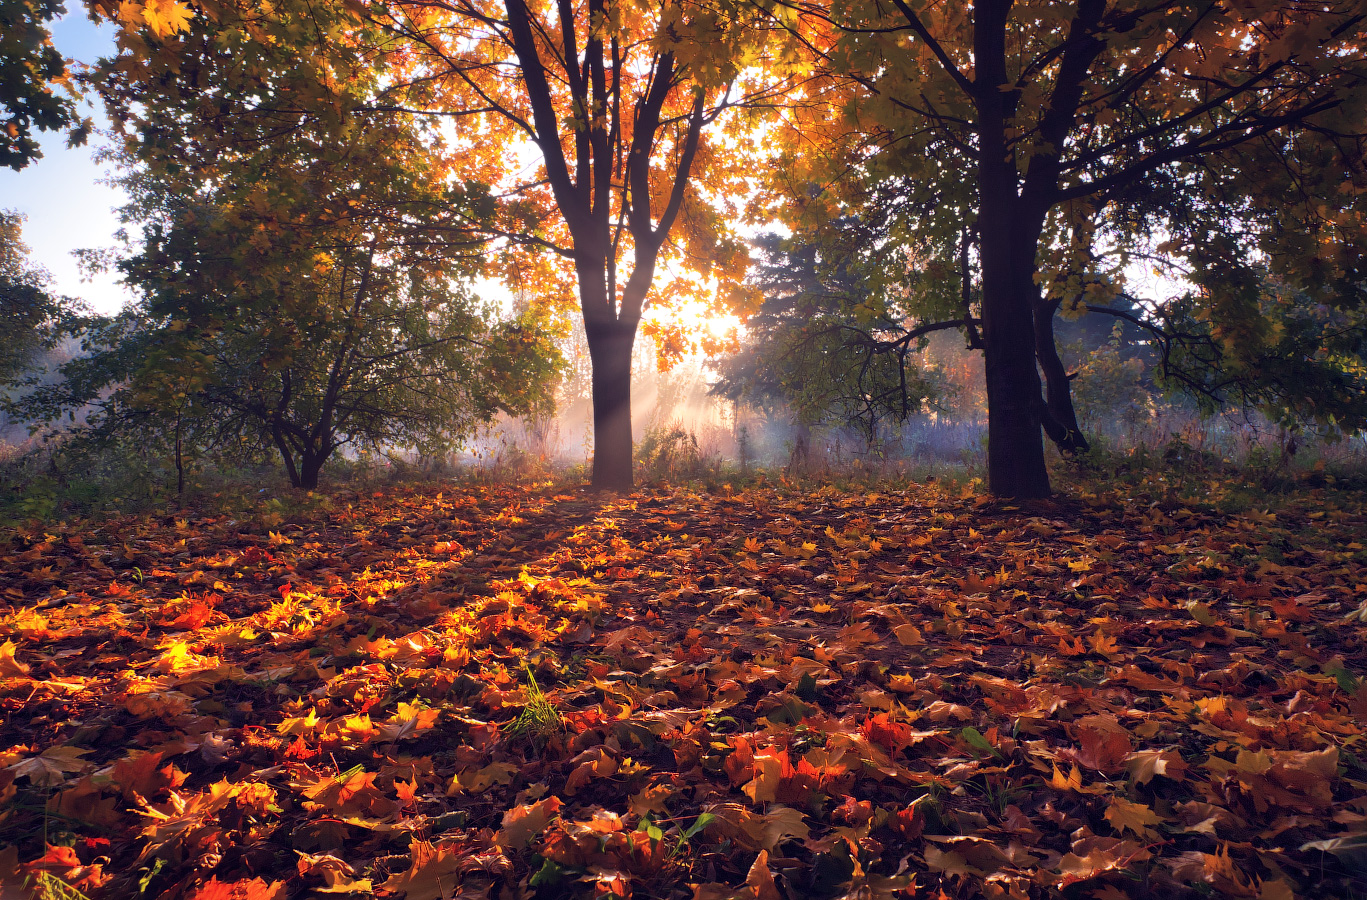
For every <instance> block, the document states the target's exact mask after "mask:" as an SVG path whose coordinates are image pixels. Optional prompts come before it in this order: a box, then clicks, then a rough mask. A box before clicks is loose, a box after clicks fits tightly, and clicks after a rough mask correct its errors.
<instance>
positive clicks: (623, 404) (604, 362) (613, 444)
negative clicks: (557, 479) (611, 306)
mask: <svg viewBox="0 0 1367 900" xmlns="http://www.w3.org/2000/svg"><path fill="white" fill-rule="evenodd" d="M584 332H585V334H586V335H587V336H588V344H589V360H590V362H591V364H592V367H593V487H594V489H595V490H600V491H601V490H607V491H621V492H623V493H626V492H629V491H630V490H631V488H632V472H631V348H632V345H633V344H634V343H635V341H636V325H635V323H634V322H632V323H623V322H617V321H606V322H605V321H598V322H591V321H588V320H587V318H586V320H585V322H584Z"/></svg>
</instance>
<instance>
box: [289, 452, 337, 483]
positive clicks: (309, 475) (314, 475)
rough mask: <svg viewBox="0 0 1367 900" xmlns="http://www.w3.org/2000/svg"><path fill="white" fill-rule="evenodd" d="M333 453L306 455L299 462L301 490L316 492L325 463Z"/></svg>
mask: <svg viewBox="0 0 1367 900" xmlns="http://www.w3.org/2000/svg"><path fill="white" fill-rule="evenodd" d="M331 455H332V454H331V453H326V454H324V453H318V454H314V453H305V454H304V456H303V458H302V459H301V460H300V462H299V484H298V485H297V486H298V487H300V488H303V489H304V490H306V491H312V490H315V489H316V488H317V487H318V475H319V473H321V472H322V471H323V463H325V462H327V458H328V456H331Z"/></svg>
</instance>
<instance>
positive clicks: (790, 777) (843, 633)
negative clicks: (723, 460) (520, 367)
mask: <svg viewBox="0 0 1367 900" xmlns="http://www.w3.org/2000/svg"><path fill="white" fill-rule="evenodd" d="M50 527H51V526H50ZM52 532H55V533H51V532H47V531H43V530H33V531H18V532H14V533H13V534H11V535H10V537H9V541H8V544H7V545H0V557H3V565H2V566H0V602H2V604H3V605H0V704H3V708H4V711H5V716H4V722H3V735H2V737H3V740H0V747H3V748H5V749H3V750H0V847H3V848H4V849H3V850H0V879H2V880H3V881H2V883H3V888H0V891H3V892H4V896H6V897H8V896H10V893H9V892H11V891H13V892H15V895H16V896H26V895H30V894H32V895H34V896H42V897H55V896H70V897H76V896H86V897H92V898H97V897H111V898H112V897H119V898H122V897H147V898H166V900H179V898H188V900H216V898H239V900H240V898H249V900H256V898H295V897H334V896H348V895H352V896H369V895H375V896H382V897H396V898H397V897H405V898H407V900H435V898H448V897H452V896H469V897H490V898H515V897H516V898H525V897H566V896H582V897H619V898H628V897H679V898H686V897H692V898H698V900H720V898H743V900H780V898H797V897H818V898H837V897H851V898H853V897H860V898H878V897H899V896H927V897H956V898H957V897H963V898H968V897H977V896H984V897H989V898H1026V897H1055V896H1067V897H1090V898H1098V900H1119V898H1125V897H1144V896H1152V895H1163V896H1175V897H1180V896H1193V897H1194V896H1209V895H1211V894H1218V895H1222V896H1231V897H1245V898H1258V900H1283V898H1291V897H1296V896H1305V897H1312V896H1327V895H1345V894H1347V893H1350V892H1352V891H1359V892H1360V891H1362V890H1364V889H1367V884H1365V883H1364V876H1363V872H1364V871H1365V870H1367V865H1365V863H1367V762H1364V760H1367V752H1365V750H1364V746H1363V738H1362V725H1363V719H1364V714H1367V691H1364V690H1363V689H1362V681H1361V679H1362V677H1363V675H1364V673H1367V646H1364V637H1365V636H1367V579H1365V578H1364V572H1365V571H1367V566H1364V563H1365V562H1367V555H1365V554H1364V551H1363V547H1362V544H1361V543H1360V540H1361V536H1362V535H1363V534H1367V517H1365V516H1364V511H1363V508H1362V506H1361V503H1360V501H1345V500H1342V498H1340V499H1339V500H1337V501H1335V502H1334V503H1329V502H1327V501H1325V500H1324V498H1323V497H1322V496H1318V495H1305V496H1301V497H1299V498H1296V499H1295V500H1294V501H1293V502H1289V503H1287V504H1285V506H1284V507H1282V508H1279V509H1278V510H1277V511H1276V512H1275V513H1272V512H1249V513H1241V514H1230V513H1222V512H1219V511H1216V510H1213V509H1210V508H1202V507H1200V506H1198V505H1196V504H1188V505H1186V506H1183V505H1182V504H1181V503H1179V502H1176V501H1174V502H1168V503H1154V504H1148V503H1140V502H1136V501H1133V500H1130V501H1126V500H1124V499H1123V498H1116V497H1108V498H1103V499H1097V498H1090V499H1088V500H1086V501H1083V502H1070V501H1056V502H1049V503H1041V504H1036V505H1032V506H1030V507H1028V508H1023V507H1022V508H1018V507H1010V506H1005V505H1002V504H998V503H995V502H992V501H990V500H989V499H988V498H985V497H980V496H975V495H974V494H973V493H972V492H971V491H963V492H957V491H956V492H949V491H946V490H945V489H943V488H941V487H939V486H935V485H926V486H920V487H916V488H912V489H908V490H899V491H884V492H880V493H854V492H842V491H839V490H836V489H833V488H825V489H819V490H801V489H798V488H796V487H792V486H787V485H779V486H763V485H761V486H758V487H753V488H748V489H744V490H732V489H730V488H729V487H725V488H721V489H717V490H714V491H711V492H698V491H691V490H684V489H668V488H661V489H655V490H648V491H643V492H640V493H637V494H633V495H631V496H629V497H625V498H619V499H608V500H604V499H595V498H593V497H591V496H590V495H586V494H580V493H566V492H564V491H563V490H558V489H556V488H554V487H538V488H515V487H511V486H503V487H499V486H471V485H465V486H452V485H444V486H441V487H435V486H434V487H422V488H393V489H389V490H386V491H382V492H376V493H375V494H373V495H369V496H359V495H350V496H347V495H341V496H339V497H337V498H334V500H333V502H332V503H331V505H330V506H329V507H327V508H324V509H320V510H318V511H315V512H312V513H309V514H307V515H304V516H301V517H299V518H298V519H296V520H294V521H290V522H287V523H282V522H279V521H275V522H272V523H271V524H269V525H268V524H265V523H262V522H249V521H238V520H234V519H231V518H229V517H227V516H201V517H193V516H186V517H183V518H175V517H171V518H152V517H127V518H121V519H113V520H106V521H100V522H74V523H68V524H64V525H62V526H57V527H52Z"/></svg>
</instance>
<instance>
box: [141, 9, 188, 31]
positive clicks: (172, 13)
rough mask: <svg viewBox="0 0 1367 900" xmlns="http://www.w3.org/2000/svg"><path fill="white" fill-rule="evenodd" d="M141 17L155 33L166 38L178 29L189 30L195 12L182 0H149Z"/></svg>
mask: <svg viewBox="0 0 1367 900" xmlns="http://www.w3.org/2000/svg"><path fill="white" fill-rule="evenodd" d="M141 18H142V23H143V24H145V25H146V26H147V27H148V28H150V29H151V30H152V33H153V34H155V35H156V36H157V37H159V38H164V37H168V36H170V35H172V34H175V33H176V32H177V31H189V30H190V20H191V19H192V18H194V13H193V12H192V11H191V10H190V8H189V7H188V6H186V5H185V4H183V3H181V2H180V0H147V2H145V3H144V4H143V7H142V17H141Z"/></svg>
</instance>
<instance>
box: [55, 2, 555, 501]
mask: <svg viewBox="0 0 1367 900" xmlns="http://www.w3.org/2000/svg"><path fill="white" fill-rule="evenodd" d="M244 24H245V23H244V22H243V21H242V20H239V19H234V18H233V17H232V16H231V15H230V14H229V12H228V11H227V10H220V15H219V17H218V18H217V19H216V20H210V19H209V18H207V17H197V18H195V19H194V20H192V21H189V22H188V23H187V26H186V29H185V31H184V33H183V34H180V35H178V36H177V37H176V39H175V40H176V46H175V47H174V48H163V49H157V47H158V46H159V45H156V44H152V45H150V46H152V48H153V51H152V52H126V53H124V54H122V55H121V56H120V57H119V58H117V59H114V60H109V61H107V62H106V63H104V65H103V67H102V69H103V71H102V79H101V80H102V90H103V92H104V95H105V98H106V100H107V102H108V105H109V109H110V112H111V118H112V119H113V120H114V122H115V123H116V126H117V127H118V128H119V129H120V130H121V132H122V134H123V136H124V138H125V141H124V146H123V148H122V150H121V151H120V154H119V159H120V160H121V162H122V164H123V166H124V169H125V175H124V176H123V177H122V179H121V181H122V183H123V185H124V186H125V188H126V189H127V190H128V192H129V194H130V196H131V197H132V200H133V202H132V203H131V204H130V206H129V207H128V209H127V210H126V211H125V218H126V219H127V221H128V222H129V223H130V224H132V225H136V226H138V227H139V228H140V230H141V237H140V240H139V242H138V244H137V246H136V248H135V250H134V252H133V253H132V254H131V255H129V256H128V257H126V258H124V259H123V260H122V261H121V262H120V263H119V266H120V268H121V270H122V271H123V272H124V274H125V278H126V280H127V282H128V283H130V284H131V285H133V286H135V287H136V288H138V289H139V290H140V291H141V293H142V295H143V300H142V302H141V305H140V308H139V309H138V310H137V311H136V312H135V313H133V314H130V315H129V316H125V317H122V318H121V319H120V320H119V321H118V322H116V323H113V324H112V325H111V326H109V327H108V328H106V329H105V330H104V331H102V332H100V333H93V334H92V336H91V338H90V339H89V343H90V344H91V346H92V350H93V353H92V354H91V355H90V356H88V357H86V358H83V359H79V360H76V361H74V362H73V363H72V364H71V365H70V366H68V367H66V369H65V372H64V374H66V375H67V376H68V377H67V380H66V381H65V382H64V383H63V384H62V385H60V386H57V387H54V388H53V389H52V390H51V391H48V392H47V393H46V394H45V395H44V396H40V397H36V398H35V401H34V402H35V404H38V405H39V406H41V405H43V404H46V408H48V409H52V408H54V407H56V408H60V407H71V406H72V405H79V404H83V403H86V404H93V406H94V409H95V414H94V416H93V420H94V423H95V424H96V425H97V426H99V427H102V428H104V429H105V430H108V431H118V430H121V429H122V430H126V429H127V428H128V427H129V426H131V425H134V424H146V423H156V424H159V425H160V426H161V427H163V428H169V429H173V430H174V434H175V448H176V457H177V469H178V471H179V470H180V469H181V450H182V444H183V436H184V435H186V434H190V435H193V436H195V437H196V439H198V440H200V441H203V442H205V443H206V444H208V445H210V446H212V447H214V448H216V449H218V450H219V451H220V452H223V451H229V452H242V451H244V450H245V451H246V452H249V453H251V452H261V451H263V450H266V449H267V448H270V449H272V450H274V451H275V452H278V454H279V455H280V458H281V459H282V460H283V462H284V465H285V468H286V471H287V473H288V475H289V477H290V481H291V483H293V484H294V485H296V486H298V487H302V488H312V487H315V486H316V485H317V483H318V476H319V473H320V471H321V469H322V467H323V465H324V464H325V463H326V462H327V460H328V459H330V458H331V457H332V456H333V454H334V453H335V452H336V451H337V450H338V449H340V448H342V447H344V446H347V445H358V444H359V445H364V446H370V447H375V448H382V447H393V446H399V447H412V446H419V447H431V448H435V447H439V446H444V445H446V444H448V443H450V442H451V441H453V440H457V439H459V438H460V437H461V436H462V435H464V434H467V433H468V432H469V430H470V429H471V427H472V426H473V425H474V424H476V423H478V422H482V421H487V420H489V419H490V418H491V417H492V416H493V414H494V413H495V412H496V411H498V410H500V409H502V410H508V411H512V412H518V411H520V410H522V409H523V408H525V407H527V406H528V405H529V404H531V403H533V402H534V401H535V400H536V399H537V398H538V397H539V395H540V393H541V392H542V387H541V386H542V385H543V384H544V383H545V382H546V381H547V380H549V375H550V373H551V370H553V368H554V365H555V361H556V357H555V354H554V352H553V349H552V348H551V346H550V345H549V342H548V341H546V340H545V339H544V337H543V336H542V335H541V334H540V333H539V332H538V331H537V330H536V329H535V328H534V327H524V326H534V325H535V323H534V322H531V321H526V322H522V323H513V322H503V323H499V322H496V321H494V320H493V317H492V316H491V315H490V311H489V310H485V309H481V308H480V306H479V304H478V302H477V301H476V299H475V297H474V296H473V295H472V292H471V289H470V287H469V276H470V274H471V272H472V271H473V270H474V269H475V267H476V264H477V261H478V255H477V253H476V250H477V248H478V245H477V243H472V239H471V238H470V236H469V234H468V231H467V230H466V229H465V228H464V227H463V226H461V225H460V222H461V221H463V220H465V219H468V218H472V217H477V216H478V215H479V213H478V211H477V209H476V208H477V207H478V206H479V205H480V204H481V203H482V202H483V194H482V193H481V192H480V191H479V190H477V189H470V188H468V187H467V186H466V185H463V184H459V183H455V184H452V183H449V182H448V180H447V179H446V178H445V169H444V167H443V166H442V164H441V160H440V155H439V151H440V148H441V139H440V137H439V136H438V135H436V134H433V133H430V132H429V131H427V130H425V129H422V128H420V127H419V126H418V125H417V123H415V122H414V121H413V120H412V119H411V117H407V116H394V115H391V116H385V117H383V118H381V119H378V120H374V121H372V120H369V119H366V118H363V117H358V116H357V115H356V114H355V111H356V109H357V107H358V105H359V104H360V103H361V102H362V101H363V100H364V99H365V96H366V95H365V93H364V92H365V91H366V90H367V89H369V88H370V87H372V86H373V85H374V83H375V81H376V79H378V78H379V77H381V73H379V72H377V71H375V70H373V69H372V68H370V67H369V66H368V65H367V64H364V63H363V61H361V60H359V59H358V58H356V57H352V58H351V59H350V60H348V58H347V56H346V54H345V53H338V54H332V55H329V56H326V57H322V58H313V59H301V58H300V57H299V56H298V54H297V52H296V49H297V45H296V44H294V43H281V44H277V45H271V44H270V43H269V42H266V41H260V42H256V43H253V44H251V45H249V46H248V47H247V49H248V50H249V51H250V52H248V53H243V52H240V49H239V48H237V47H235V46H234V42H235V41H237V40H239V39H240V38H241V35H242V33H243V30H244ZM332 24H335V21H333V22H329V21H328V20H326V19H321V18H317V17H310V18H305V19H300V20H297V21H294V22H289V23H280V22H277V25H279V26H280V27H282V28H287V29H291V28H292V29H293V31H292V33H291V37H292V38H297V39H302V40H304V41H306V42H307V41H316V40H317V39H318V38H320V37H321V36H322V35H323V34H326V33H327V32H326V30H325V29H326V28H327V27H329V26H330V25H332ZM310 28H321V29H324V30H323V31H321V32H319V31H310V30H309V29H310ZM126 37H127V36H126ZM153 38H154V39H155V36H153ZM347 62H351V63H352V64H353V65H354V75H355V77H350V75H349V74H348V70H347V69H346V68H345V66H344V64H345V63H347ZM167 67H174V69H175V72H176V76H177V77H176V78H175V79H174V80H170V79H164V78H162V77H160V76H161V75H164V74H165V70H166V68H167Z"/></svg>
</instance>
